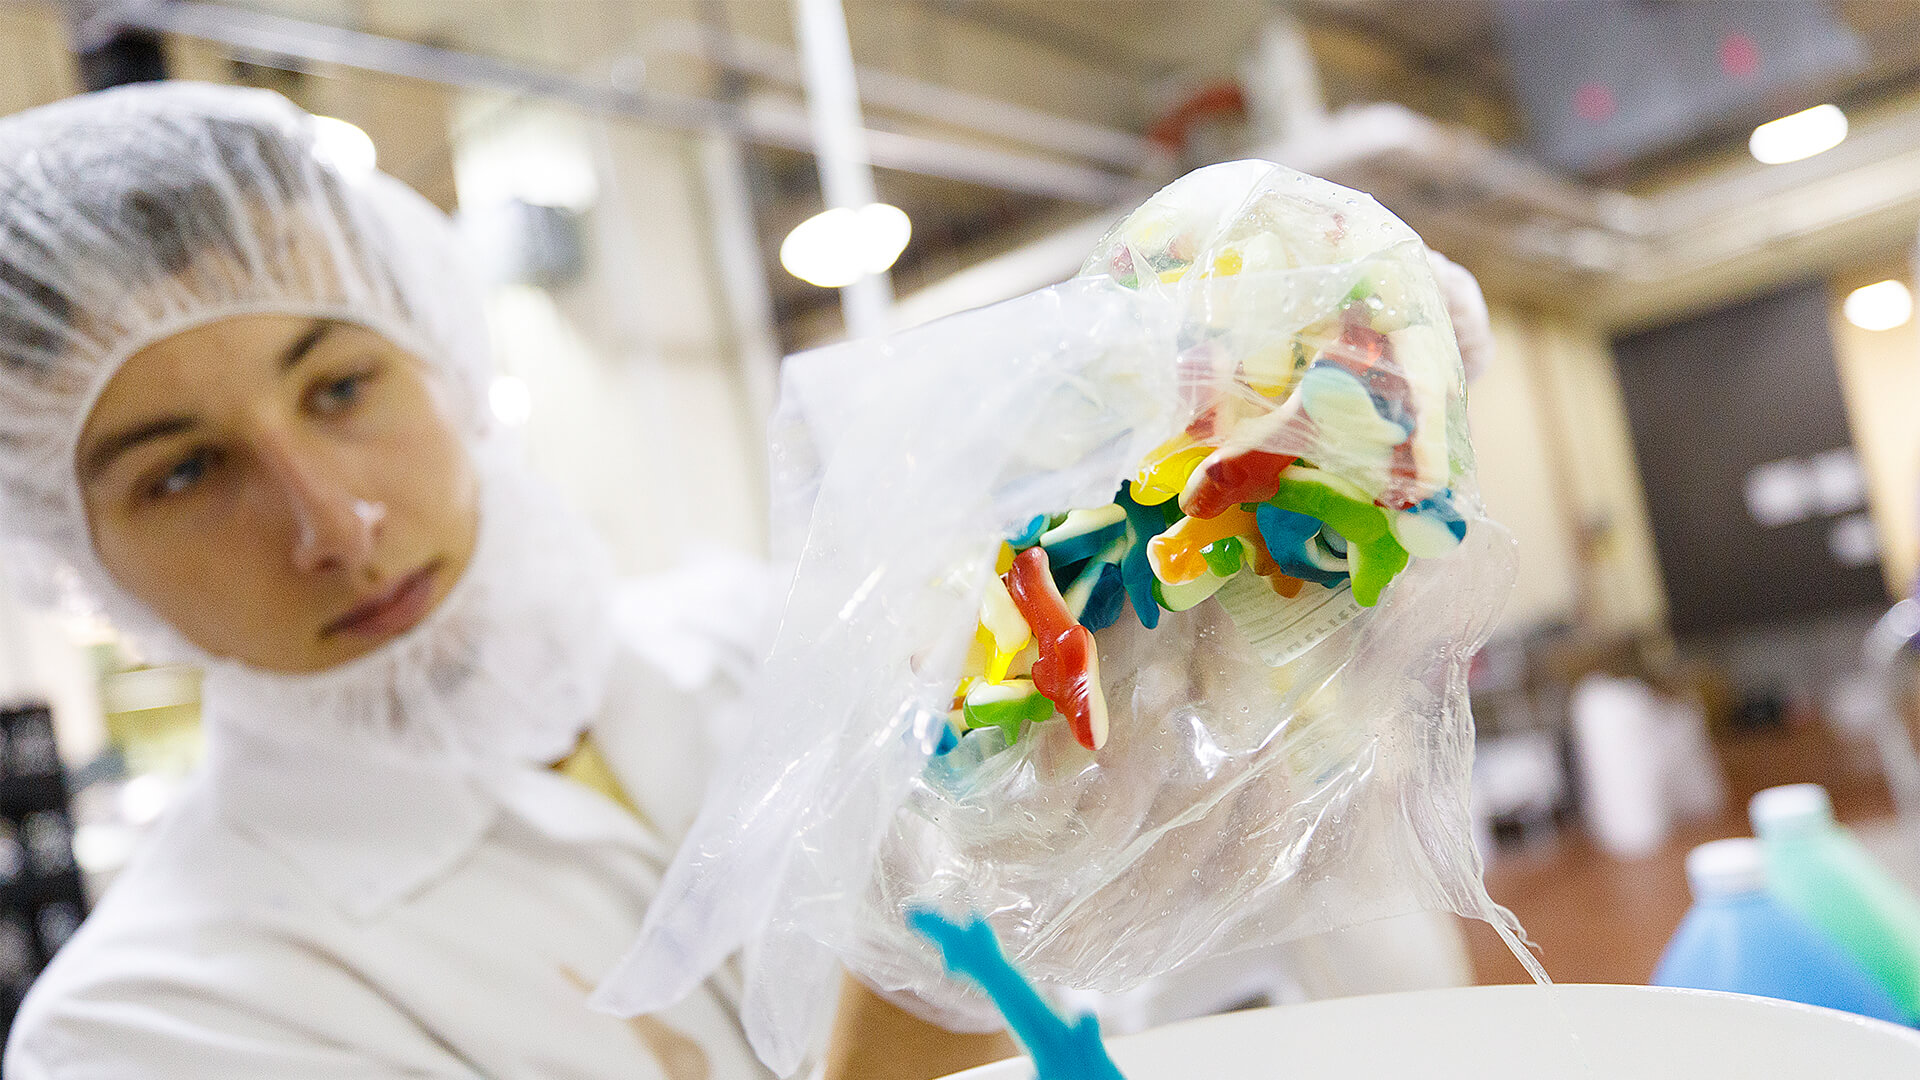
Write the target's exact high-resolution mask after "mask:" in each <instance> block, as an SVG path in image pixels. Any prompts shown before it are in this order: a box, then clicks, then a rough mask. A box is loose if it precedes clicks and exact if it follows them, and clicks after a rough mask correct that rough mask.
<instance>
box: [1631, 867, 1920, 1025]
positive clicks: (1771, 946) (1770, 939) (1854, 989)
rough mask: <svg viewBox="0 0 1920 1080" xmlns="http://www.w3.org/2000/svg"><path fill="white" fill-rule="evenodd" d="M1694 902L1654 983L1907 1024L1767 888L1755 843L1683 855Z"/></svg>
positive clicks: (1880, 991) (1857, 969) (1849, 961)
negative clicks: (1778, 1000)
mask: <svg viewBox="0 0 1920 1080" xmlns="http://www.w3.org/2000/svg"><path fill="white" fill-rule="evenodd" d="M1687 880H1688V883H1689V884H1690V885H1692V887H1693V896H1694V905H1693V909H1692V910H1691V911H1689V912H1687V917H1686V918H1685V919H1683V920H1682V921H1681V923H1680V929H1679V930H1678V931H1676V932H1675V933H1674V935H1673V940H1672V941H1670V942H1668V943H1667V951H1666V953H1665V954H1664V955H1662V956H1661V957H1660V964H1659V966H1658V967H1657V968H1655V969H1654V973H1653V984H1654V985H1655V986H1684V987H1691V988H1693V989H1696V990H1723V991H1727V992H1729V993H1735V994H1752V995H1755V996H1757V997H1770V998H1779V999H1781V1000H1784V1001H1798V1002H1803V1003H1805V1004H1808V1005H1820V1006H1824V1007H1825V1008H1829V1009H1839V1010H1841V1011H1843V1012H1850V1013H1857V1014H1859V1015H1861V1016H1870V1017H1873V1018H1874V1019H1876V1020H1887V1021H1891V1022H1893V1023H1896V1024H1905V1023H1910V1022H1911V1021H1912V1019H1913V1018H1912V1017H1910V1016H1908V1015H1906V1011H1905V1010H1904V1009H1902V1008H1901V1007H1900V1006H1899V1005H1898V1004H1897V1003H1896V1002H1895V1001H1894V999H1893V997H1892V995H1891V994H1889V993H1888V992H1887V991H1886V989H1885V988H1883V987H1882V986H1881V985H1880V984H1879V983H1878V982H1876V981H1875V980H1874V978H1873V977H1872V976H1871V975H1868V974H1867V972H1866V969H1864V968H1862V967H1861V966H1860V965H1859V963H1858V962H1856V961H1855V960H1854V959H1853V957H1852V956H1850V955H1849V954H1848V953H1847V952H1846V951H1845V950H1844V949H1842V948H1841V947H1840V945H1839V944H1838V943H1836V942H1834V941H1833V940H1832V939H1830V938H1828V937H1827V936H1826V934H1825V933H1823V932H1822V931H1820V930H1819V929H1818V928H1816V927H1815V926H1814V925H1813V924H1812V923H1810V922H1808V921H1806V920H1805V919H1803V918H1801V917H1800V916H1799V915H1797V914H1795V913H1794V912H1792V911H1789V910H1788V909H1787V908H1786V907H1784V906H1782V905H1781V904H1780V902H1779V901H1777V900H1775V899H1774V898H1773V897H1772V896H1770V895H1768V893H1767V891H1766V863H1765V859H1764V857H1763V855H1762V853H1761V850H1760V845H1759V842H1758V841H1755V840H1748V839H1737V840H1716V841H1714V842H1713V843H1710V844H1702V845H1700V846H1699V847H1697V848H1695V849H1693V851H1692V852H1691V853H1689V854H1688V856H1687Z"/></svg>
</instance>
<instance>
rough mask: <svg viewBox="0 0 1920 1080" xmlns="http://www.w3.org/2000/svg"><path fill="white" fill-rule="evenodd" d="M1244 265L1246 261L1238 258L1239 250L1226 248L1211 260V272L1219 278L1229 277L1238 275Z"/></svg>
mask: <svg viewBox="0 0 1920 1080" xmlns="http://www.w3.org/2000/svg"><path fill="white" fill-rule="evenodd" d="M1245 265H1246V261H1245V260H1244V259H1242V258H1241V257H1240V252H1239V250H1238V249H1235V248H1228V249H1227V250H1225V251H1223V252H1221V253H1220V255H1219V257H1218V258H1216V259H1214V260H1213V272H1214V273H1215V274H1218V275H1220V276H1221V277H1231V276H1233V275H1234V274H1237V273H1239V272H1240V271H1241V269H1242V268H1243V267H1244V266H1245Z"/></svg>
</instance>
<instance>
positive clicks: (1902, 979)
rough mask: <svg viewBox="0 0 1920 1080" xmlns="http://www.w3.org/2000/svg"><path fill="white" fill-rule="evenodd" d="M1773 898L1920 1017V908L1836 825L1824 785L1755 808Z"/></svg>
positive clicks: (1780, 794) (1767, 798) (1777, 795)
mask: <svg viewBox="0 0 1920 1080" xmlns="http://www.w3.org/2000/svg"><path fill="white" fill-rule="evenodd" d="M1748 814H1749V816H1750V817H1751V818H1752V820H1753V831H1754V832H1755V833H1757V834H1758V835H1759V837H1760V841H1761V843H1762V845H1763V846H1764V847H1765V849H1766V855H1767V876H1768V880H1769V887H1770V889H1771V890H1772V892H1773V894H1774V895H1775V896H1777V897H1779V898H1780V900H1781V901H1782V902H1783V903H1785V904H1786V905H1787V906H1788V907H1789V908H1792V909H1794V910H1795V911H1797V912H1799V913H1800V914H1802V915H1804V916H1806V917H1807V919H1808V921H1810V922H1812V923H1813V924H1814V925H1815V926H1818V927H1819V928H1820V929H1822V930H1824V931H1826V933H1827V935H1828V936H1830V937H1832V938H1833V939H1834V940H1835V941H1837V942H1839V943H1840V945H1841V947H1842V948H1844V949H1846V950H1847V952H1848V953H1850V954H1852V956H1853V958H1854V959H1855V960H1857V961H1859V963H1860V966H1861V967H1863V968H1865V969H1867V972H1868V973H1869V974H1871V975H1872V976H1873V977H1874V978H1875V979H1876V980H1878V981H1879V983H1880V985H1882V986H1884V987H1886V989H1887V991H1888V993H1890V994H1892V995H1893V999H1894V1000H1895V1001H1896V1002H1898V1003H1899V1004H1900V1007H1901V1008H1902V1009H1903V1010H1905V1012H1906V1013H1907V1015H1908V1016H1920V900H1915V898H1914V896H1913V894H1912V893H1911V892H1908V891H1907V890H1906V889H1905V888H1904V887H1902V886H1901V885H1900V883H1899V882H1897V881H1895V880H1894V879H1893V878H1892V877H1891V876H1890V875H1889V874H1888V873H1887V872H1886V871H1885V870H1883V869H1881V868H1880V865H1879V864H1878V863H1876V862H1874V861H1873V857H1872V856H1870V855H1868V854H1867V852H1866V849H1864V848H1862V847H1861V846H1860V844H1859V842H1858V841H1856V840H1854V839H1853V837H1852V836H1849V835H1848V834H1847V832H1846V831H1845V830H1844V829H1842V828H1840V826H1838V825H1837V824H1835V823H1834V820H1833V803H1832V802H1831V801H1830V800H1829V799H1828V798H1827V791H1826V789H1825V788H1823V787H1821V786H1820V785H1818V784H1791V785H1788V786H1786V787H1776V788H1768V789H1767V790H1765V791H1762V792H1761V793H1760V794H1758V795H1755V796H1754V797H1753V802H1752V804H1751V805H1750V806H1749V807H1748Z"/></svg>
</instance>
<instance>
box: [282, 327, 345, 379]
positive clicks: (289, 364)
mask: <svg viewBox="0 0 1920 1080" xmlns="http://www.w3.org/2000/svg"><path fill="white" fill-rule="evenodd" d="M338 325H339V324H338V323H336V322H334V321H333V320H332V319H315V320H314V321H313V325H312V326H309V327H307V332H306V333H304V334H301V335H300V337H299V340H297V341H295V342H294V343H293V344H291V345H289V346H287V349H286V351H285V352H283V353H281V354H280V370H281V371H290V370H292V369H293V368H294V366H295V365H297V364H299V363H300V361H302V360H304V359H306V357H307V354H308V353H310V352H312V351H313V347H314V346H315V345H318V344H320V340H321V339H322V338H324V337H326V336H327V335H328V334H329V333H331V332H332V331H333V328H334V327H335V326H338Z"/></svg>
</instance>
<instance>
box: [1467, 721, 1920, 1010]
mask: <svg viewBox="0 0 1920 1080" xmlns="http://www.w3.org/2000/svg"><path fill="white" fill-rule="evenodd" d="M1716 749H1717V750H1718V751H1719V752H1720V756H1721V760H1722V762H1723V764H1724V766H1725V771H1726V774H1727V787H1728V799H1727V806H1726V810H1725V811H1724V812H1723V813H1722V814H1721V815H1720V816H1719V817H1717V818H1716V819H1714V820H1711V821H1703V822H1695V823H1691V824H1689V825H1686V826H1684V827H1682V828H1681V829H1679V830H1678V831H1677V832H1676V834H1675V835H1674V837H1673V838H1672V839H1671V840H1670V841H1669V842H1668V843H1667V844H1666V845H1665V846H1664V847H1663V848H1662V849H1661V850H1660V851H1658V852H1657V853H1655V854H1654V855H1652V856H1650V857H1648V858H1645V859H1636V860H1631V861H1627V860H1621V859H1616V858H1613V857H1612V856H1609V855H1607V854H1606V853H1605V852H1603V851H1601V850H1600V849H1599V848H1597V847H1596V846H1595V845H1594V844H1593V843H1592V842H1591V841H1589V840H1587V839H1586V838H1585V837H1584V836H1582V835H1580V834H1579V833H1578V832H1568V833H1563V834H1561V836H1560V837H1558V838H1556V839H1554V840H1552V841H1550V842H1548V843H1545V844H1542V845H1540V846H1539V847H1538V848H1536V849H1534V850H1528V851H1522V852H1515V853H1503V855H1502V856H1501V857H1500V858H1499V859H1497V860H1496V861H1495V862H1494V863H1493V864H1492V865H1491V866H1490V867H1489V868H1488V870H1487V889H1488V891H1489V892H1491V893H1492V894H1493V898H1494V900H1496V901H1498V902H1499V903H1501V904H1504V905H1506V906H1507V907H1508V908H1510V909H1511V910H1512V911H1513V912H1514V914H1516V915H1518V916H1519V918H1520V922H1521V924H1522V925H1523V926H1525V927H1526V929H1527V933H1528V935H1529V936H1530V937H1531V938H1532V939H1533V941H1534V943H1535V944H1537V945H1538V946H1539V948H1540V957H1541V960H1542V961H1543V962H1544V963H1545V965H1546V968H1547V972H1548V974H1550V975H1551V976H1552V977H1553V978H1554V979H1555V980H1556V981H1558V982H1611V983H1644V982H1646V981H1647V978H1648V977H1649V976H1650V975H1651V974H1652V973H1653V966H1654V963H1655V961H1657V960H1658V959H1659V956H1660V950H1661V949H1662V948H1663V947H1665V945H1666V942H1667V939H1668V937H1670V936H1671V935H1672V934H1673V931H1674V928H1675V927H1677V926H1678V925H1679V924H1680V917H1681V916H1682V915H1684V914H1685V913H1686V910H1687V907H1688V905H1689V903H1690V898H1689V896H1688V894H1687V886H1686V876H1685V871H1684V862H1685V859H1686V854H1687V851H1688V850H1689V849H1690V848H1692V847H1693V846H1694V845H1695V844H1700V843H1704V842H1706V841H1708V840H1715V839H1719V838H1721V837H1725V836H1745V835H1748V828H1747V821H1746V804H1747V799H1748V798H1750V797H1751V796H1752V795H1753V793H1754V792H1756V791H1759V790H1760V789H1761V788H1765V787H1771V786H1773V785H1775V784H1790V783H1798V782H1803V781H1812V782H1816V783H1822V784H1825V785H1826V786H1827V788H1828V790H1829V791H1830V792H1831V793H1832V794H1833V798H1834V804H1835V808H1836V811H1837V813H1838V815H1839V817H1840V819H1841V821H1843V822H1845V823H1848V824H1849V825H1852V826H1855V827H1856V828H1862V827H1864V828H1863V831H1864V833H1865V834H1866V837H1867V839H1868V840H1869V846H1870V847H1872V846H1876V845H1877V844H1880V843H1892V844H1898V843H1899V842H1900V838H1899V836H1898V835H1897V834H1894V833H1892V832H1891V830H1890V829H1889V828H1888V826H1887V825H1886V823H1887V821H1888V819H1889V817H1890V815H1891V814H1892V811H1893V806H1892V802H1891V800H1890V799H1889V797H1888V795H1887V792H1886V788H1885V786H1884V785H1883V784H1882V783H1881V782H1880V781H1879V779H1878V778H1877V776H1875V775H1873V774H1872V773H1870V772H1863V771H1862V770H1861V769H1860V768H1859V767H1858V766H1857V764H1853V765H1850V764H1849V758H1848V755H1846V754H1845V753H1844V752H1843V751H1842V748H1841V747H1840V746H1839V745H1838V744H1837V743H1836V742H1834V740H1833V739H1832V738H1831V737H1829V736H1827V735H1826V734H1825V733H1824V732H1823V731H1821V730H1819V729H1818V728H1802V729H1800V730H1798V731H1792V732H1776V733H1771V734H1766V735H1748V736H1743V737H1740V738H1737V739H1730V740H1726V741H1722V742H1720V743H1718V744H1717V745H1716ZM1467 940H1468V947H1469V952H1470V953H1471V955H1472V958H1473V966H1474V975H1475V977H1476V979H1477V981H1479V982H1482V983H1505V982H1523V981H1526V978H1527V976H1526V973H1525V971H1524V970H1523V969H1522V968H1521V967H1520V964H1519V962H1518V961H1517V960H1515V959H1514V958H1513V956H1512V955H1511V954H1510V953H1508V951H1507V949H1506V946H1505V945H1503V944H1502V943H1501V942H1500V939H1499V938H1498V937H1497V936H1496V935H1495V934H1494V933H1493V931H1492V930H1490V929H1488V928H1487V927H1485V926H1483V925H1481V924H1478V923H1472V924H1469V926H1468V928H1467Z"/></svg>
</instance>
